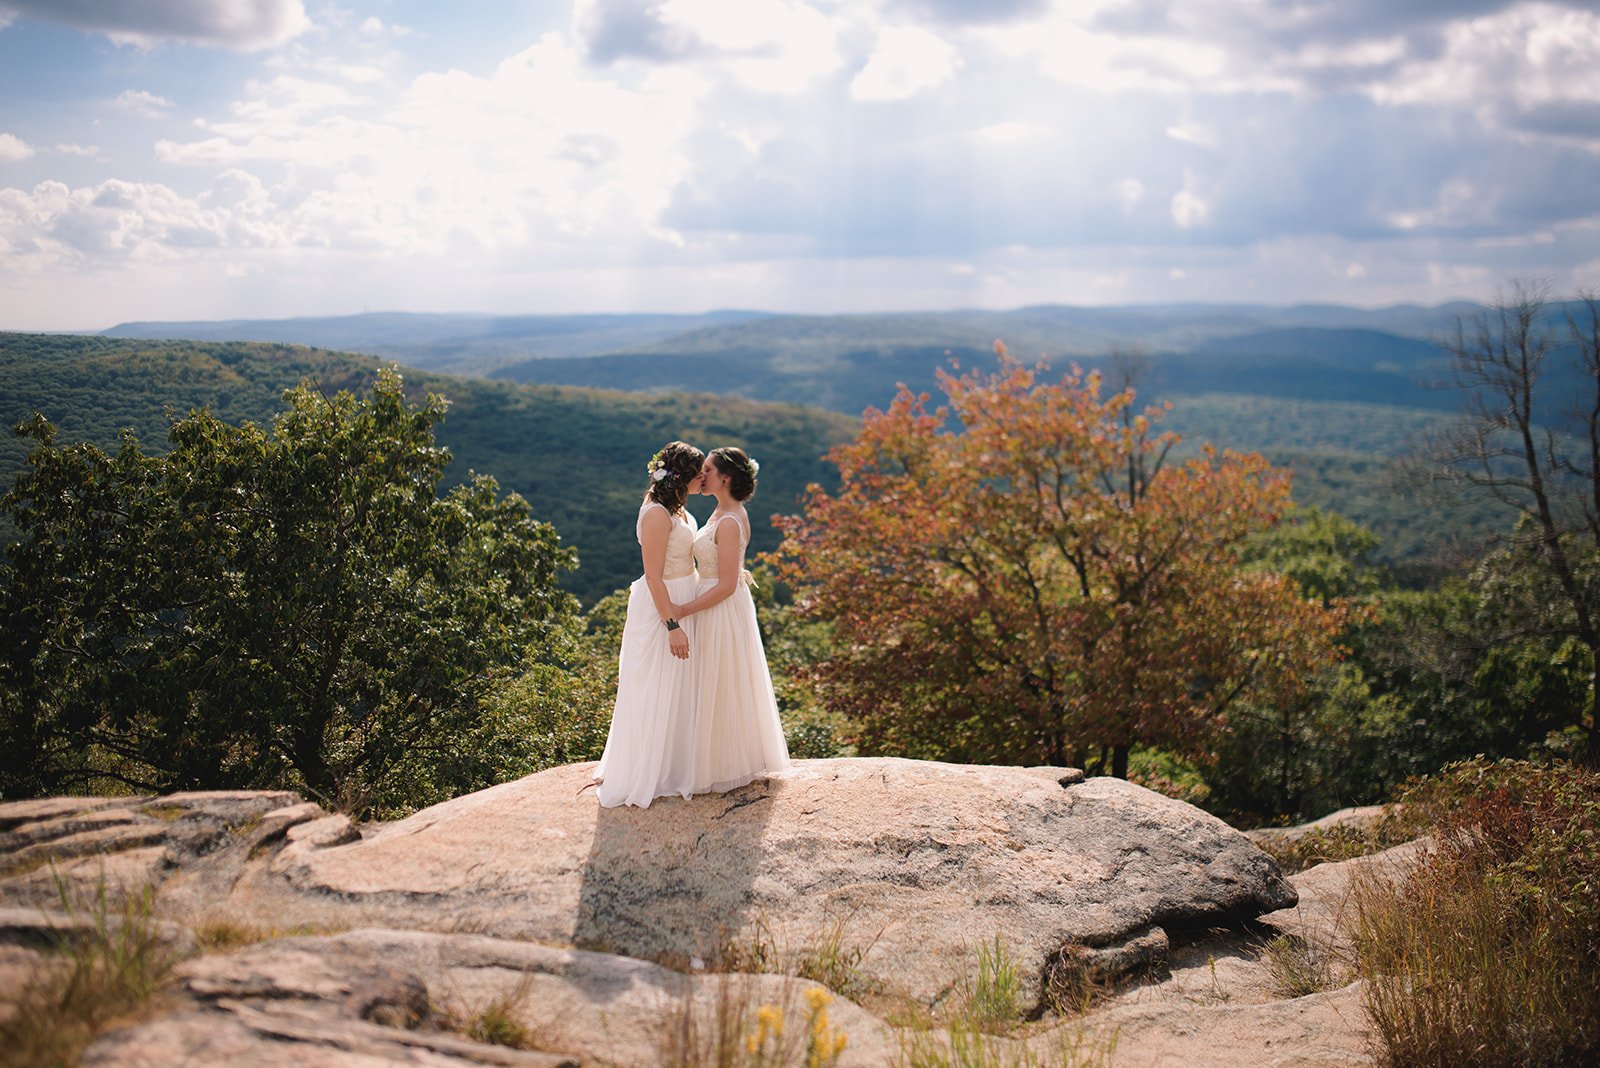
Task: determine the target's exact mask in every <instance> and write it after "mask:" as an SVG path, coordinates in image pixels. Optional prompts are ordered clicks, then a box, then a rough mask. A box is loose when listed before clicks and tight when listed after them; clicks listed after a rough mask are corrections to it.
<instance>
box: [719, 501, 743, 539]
mask: <svg viewBox="0 0 1600 1068" xmlns="http://www.w3.org/2000/svg"><path fill="white" fill-rule="evenodd" d="M729 519H731V520H733V530H734V531H735V532H736V533H735V534H733V535H732V536H733V537H736V538H738V539H739V540H740V541H741V542H747V541H749V540H750V516H749V515H748V514H747V513H746V512H745V510H744V506H743V505H740V506H739V508H738V509H737V510H735V511H730V512H723V513H722V514H721V515H720V516H718V517H717V533H716V538H717V540H718V541H719V542H720V541H721V540H722V532H723V531H725V530H727V529H729V527H728V523H727V520H729Z"/></svg>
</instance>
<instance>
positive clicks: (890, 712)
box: [777, 343, 1346, 775]
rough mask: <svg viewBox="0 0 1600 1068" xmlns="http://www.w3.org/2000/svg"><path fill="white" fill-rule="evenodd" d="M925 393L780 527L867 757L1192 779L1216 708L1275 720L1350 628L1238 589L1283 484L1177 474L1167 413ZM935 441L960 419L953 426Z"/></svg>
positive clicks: (1230, 463)
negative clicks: (1164, 421) (1147, 755)
mask: <svg viewBox="0 0 1600 1068" xmlns="http://www.w3.org/2000/svg"><path fill="white" fill-rule="evenodd" d="M996 351H997V353H998V354H999V357H1000V367H999V370H998V371H997V372H995V373H993V374H984V373H980V372H977V371H971V372H968V373H966V374H961V375H959V376H958V375H953V374H948V373H944V372H941V373H940V376H939V386H940V388H941V389H942V390H943V392H944V393H945V394H946V395H947V397H948V404H947V406H943V407H939V408H937V409H935V410H931V411H930V410H929V408H928V400H929V398H928V395H927V394H922V395H920V396H919V395H914V394H912V393H911V392H909V391H908V390H906V389H904V388H902V389H901V391H900V393H899V395H898V396H896V397H895V399H894V402H893V403H892V404H890V406H889V409H888V410H887V411H881V412H880V411H878V410H876V409H869V410H868V411H867V412H866V413H865V415H864V417H863V427H862V431H861V434H860V436H859V437H858V438H857V439H856V440H855V441H854V442H853V443H849V444H846V445H841V446H839V447H837V448H835V449H834V450H833V451H832V452H831V453H830V454H829V459H830V460H831V461H832V462H833V463H835V464H836V465H837V466H838V468H839V472H840V481H841V485H840V489H839V491H838V493H836V494H829V493H825V492H823V491H822V489H821V488H820V487H817V486H812V487H810V488H809V489H808V492H807V496H806V498H805V501H804V511H803V514H801V515H796V516H788V517H785V518H783V519H781V520H780V521H779V525H780V527H781V528H782V530H783V531H784V534H785V542H784V544H783V547H782V548H781V549H780V551H779V554H778V556H777V562H778V568H779V574H780V577H781V578H782V579H783V580H785V581H787V582H788V583H790V584H791V585H792V586H793V587H794V588H795V590H796V596H797V604H798V606H799V609H800V611H801V613H802V614H803V615H805V616H808V617H810V618H813V619H818V620H824V621H828V622H830V623H831V624H832V642H831V652H830V655H829V656H828V658H827V659H826V660H825V661H824V662H823V663H822V664H821V665H820V666H819V668H818V682H819V684H820V686H821V687H822V692H823V693H824V695H825V697H826V699H827V700H828V701H829V702H830V703H831V704H833V705H834V706H835V707H836V708H838V709H839V710H840V711H842V712H843V713H844V714H845V715H847V716H848V717H849V718H850V719H851V720H852V721H853V723H854V724H855V725H856V730H857V737H856V741H857V744H858V746H859V748H860V750H861V751H862V752H863V753H880V754H883V753H892V754H899V755H905V756H916V757H924V758H932V759H946V760H961V761H974V762H1001V763H1021V764H1028V763H1051V764H1057V765H1061V764H1067V763H1069V762H1072V763H1076V764H1078V765H1079V766H1082V765H1083V764H1084V762H1085V761H1086V759H1087V758H1088V757H1089V755H1090V753H1091V751H1099V752H1100V754H1101V759H1102V763H1104V762H1105V757H1106V756H1107V755H1109V757H1110V764H1111V768H1112V771H1113V773H1115V774H1118V775H1123V774H1125V773H1126V770H1127V757H1128V752H1129V750H1130V748H1131V747H1132V746H1134V745H1158V746H1163V747H1167V748H1170V749H1174V750H1177V751H1179V752H1183V753H1186V754H1190V755H1192V756H1198V757H1204V755H1205V754H1206V752H1207V751H1208V749H1209V744H1210V742H1211V741H1212V740H1213V739H1214V737H1215V735H1216V732H1218V731H1220V730H1223V729H1225V728H1226V723H1227V713H1228V710H1229V707H1230V706H1231V705H1233V704H1234V703H1235V702H1236V701H1239V700H1240V699H1242V698H1244V697H1247V696H1248V697H1249V698H1251V699H1252V700H1253V701H1255V702H1256V703H1258V704H1259V703H1261V702H1264V701H1273V700H1287V699H1290V698H1292V697H1293V696H1294V694H1295V693H1296V692H1297V691H1298V690H1299V689H1300V688H1301V687H1302V686H1303V684H1304V682H1305V681H1306V680H1307V679H1308V678H1309V677H1310V676H1311V675H1312V674H1314V673H1315V672H1316V671H1317V670H1318V669H1320V668H1321V667H1323V666H1325V665H1327V664H1329V663H1331V662H1332V661H1334V660H1335V659H1337V657H1338V654H1339V649H1338V647H1337V643H1336V635H1337V634H1338V632H1339V630H1340V627H1341V625H1342V623H1343V621H1344V618H1345V614H1346V610H1345V608H1344V607H1343V606H1340V605H1326V604H1323V603H1321V602H1320V601H1314V600H1308V599H1307V598H1305V597H1303V596H1301V595H1300V594H1299V593H1298V592H1297V590H1296V589H1295V587H1294V586H1293V584H1292V583H1290V582H1289V581H1288V580H1286V579H1284V578H1282V577H1281V576H1277V575H1273V574H1269V573H1262V572H1260V571H1246V570H1244V569H1242V568H1241V566H1240V562H1239V554H1240V549H1241V547H1242V545H1243V543H1244V542H1245V540H1246V539H1247V538H1248V537H1249V536H1250V535H1251V534H1254V533H1256V532H1257V531H1260V530H1262V529H1264V528H1266V527H1268V526H1270V525H1271V524H1273V523H1274V522H1276V521H1277V520H1278V518H1279V517H1280V516H1281V515H1283V513H1284V511H1285V509H1286V508H1287V507H1288V504H1289V478H1288V475H1287V473H1286V472H1283V471H1278V470H1274V469H1273V468H1271V467H1269V466H1268V464H1267V463H1266V461H1265V460H1264V459H1262V457H1260V456H1259V455H1256V454H1248V455H1240V454H1235V453H1231V452H1225V453H1217V452H1216V451H1214V450H1212V449H1210V448H1207V449H1205V450H1204V451H1203V452H1202V453H1201V454H1200V455H1199V456H1197V457H1195V458H1193V459H1190V460H1188V461H1187V462H1183V463H1178V462H1176V461H1174V460H1172V459H1171V451H1172V449H1173V447H1174V445H1176V443H1177V440H1178V439H1177V437H1176V436H1175V435H1173V434H1170V433H1167V434H1160V433H1156V432H1155V431H1154V429H1153V425H1154V423H1155V422H1156V421H1157V420H1158V419H1159V418H1160V416H1161V415H1163V414H1164V410H1163V409H1147V410H1146V411H1145V412H1144V413H1143V414H1136V413H1135V412H1134V409H1133V401H1134V395H1133V391H1132V390H1131V389H1128V390H1123V391H1121V392H1118V393H1116V394H1115V395H1112V396H1109V397H1102V396H1101V386H1100V380H1099V377H1098V375H1094V374H1090V375H1087V376H1085V375H1083V374H1082V373H1081V372H1079V371H1078V370H1077V369H1076V368H1075V369H1074V370H1073V372H1072V373H1070V374H1068V375H1066V376H1065V377H1062V378H1061V379H1059V380H1057V381H1042V380H1041V376H1042V374H1043V371H1042V369H1039V370H1032V369H1029V368H1027V367H1024V366H1023V365H1021V364H1020V363H1018V362H1017V361H1016V360H1014V359H1012V358H1011V357H1010V355H1009V354H1008V353H1007V352H1006V351H1005V348H1004V346H1002V345H1000V344H999V343H996ZM952 419H953V421H954V425H953V427H952V426H951V422H952Z"/></svg>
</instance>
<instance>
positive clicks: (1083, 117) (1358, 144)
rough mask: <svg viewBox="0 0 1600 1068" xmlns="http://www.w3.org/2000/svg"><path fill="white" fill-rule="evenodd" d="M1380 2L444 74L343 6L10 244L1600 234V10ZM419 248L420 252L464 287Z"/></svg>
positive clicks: (778, 291)
mask: <svg viewBox="0 0 1600 1068" xmlns="http://www.w3.org/2000/svg"><path fill="white" fill-rule="evenodd" d="M5 3H6V0H0V8H3V7H4V5H5ZM180 6H182V5H180ZM1349 6H1351V7H1354V8H1358V9H1360V10H1361V11H1365V12H1366V13H1367V15H1366V16H1365V18H1364V19H1358V18H1355V17H1353V16H1350V15H1348V13H1347V12H1345V11H1344V8H1343V7H1341V6H1340V5H1339V4H1336V3H1334V2H1333V0H1297V2H1296V3H1295V4H1292V5H1286V4H1282V3H1280V2H1278V0H1230V2H1229V3H1223V2H1222V0H1185V2H1184V3H1181V4H1180V3H1167V2H1163V0H1139V2H1133V3H1128V2H1117V0H1102V2H1097V3H1087V2H1086V3H1066V2H1064V0H1062V2H1056V3H1045V2H1033V0H1016V2H1010V3H991V4H979V3H977V2H976V0H972V2H961V0H863V2H862V3H860V4H841V3H836V2H828V3H824V2H822V0H812V2H810V3H805V2H801V0H578V3H576V5H575V6H574V9H573V16H572V19H573V20H572V22H571V24H570V25H568V26H563V27H560V28H558V29H555V30H552V31H550V32H547V33H545V34H543V35H541V36H540V37H539V38H538V39H537V40H535V41H534V42H533V43H531V44H529V45H527V46H526V47H520V48H508V49H507V51H508V52H509V53H510V54H509V55H507V56H506V58H505V59H504V60H503V61H501V62H500V63H498V64H493V63H478V64H476V65H474V64H470V63H467V64H462V67H463V68H464V69H445V68H444V67H443V66H442V65H440V64H430V63H429V61H428V59H427V56H426V54H425V52H424V51H423V50H422V48H421V45H422V43H423V42H422V41H421V39H420V38H419V42H418V50H417V51H416V52H415V53H413V54H412V58H415V59H416V60H417V65H418V67H420V69H423V70H425V71H427V72H426V73H423V74H421V75H419V76H413V77H409V78H407V77H402V76H400V75H399V74H398V73H397V72H398V71H399V70H401V69H402V66H401V65H400V64H399V63H397V62H395V60H394V57H395V56H398V55H399V54H400V53H399V52H398V51H397V50H393V51H390V50H392V49H393V38H394V31H395V29H396V28H395V27H393V26H391V25H390V24H388V23H387V22H384V21H382V20H379V19H378V18H377V17H376V16H370V17H369V16H368V15H367V13H366V12H365V11H363V12H360V13H353V12H347V13H345V14H344V15H343V16H340V18H342V20H343V21H342V22H340V21H338V19H336V18H335V13H333V12H332V11H331V10H330V12H329V14H328V15H327V16H326V18H323V17H322V16H320V15H319V22H323V23H325V26H326V28H327V34H326V35H325V36H324V35H321V34H318V35H309V36H308V37H307V38H306V39H305V40H304V41H303V42H301V43H298V44H297V45H296V47H294V48H292V49H286V50H283V51H282V52H280V53H278V54H276V55H274V56H272V57H270V61H269V62H265V63H261V64H258V65H257V66H256V67H255V68H254V69H253V70H251V71H246V72H244V74H243V81H242V88H240V89H239V90H238V91H237V92H236V93H235V97H234V98H233V99H231V100H226V99H224V100H222V101H220V102H219V103H218V104H217V105H216V106H215V107H214V108H209V109H207V110H204V111H201V112H199V113H196V114H191V113H189V108H190V104H189V100H190V97H189V96H188V94H186V95H185V98H184V103H183V104H182V105H174V104H172V103H170V102H168V101H165V100H163V99H161V98H159V97H156V96H155V95H154V94H151V93H148V92H143V91H139V90H129V92H128V93H126V94H124V98H125V99H122V100H121V102H122V104H123V105H124V106H126V107H128V108H130V109H132V110H134V111H137V112H139V113H142V114H156V115H164V116H167V117H169V118H171V119H173V120H179V119H181V120H183V123H182V125H179V124H178V122H177V121H174V122H172V123H170V124H168V126H167V128H165V129H164V130H163V133H164V134H165V135H166V136H165V138H164V139H163V140H161V141H159V142H157V144H156V161H157V163H158V164H159V165H161V166H165V167H168V168H174V169H178V170H177V172H176V173H177V176H176V177H166V176H164V175H162V174H161V172H156V177H164V178H165V184H161V185H157V184H149V183H138V182H125V183H123V184H122V185H119V186H112V185H110V184H109V183H107V182H100V183H98V184H97V183H95V182H89V183H88V184H82V183H81V181H80V180H75V181H74V183H73V184H72V185H71V186H68V185H66V184H60V183H58V185H59V188H58V186H49V185H41V186H36V187H34V188H33V189H31V190H18V189H12V190H6V191H4V192H3V194H0V201H4V203H5V204H6V205H9V207H3V208H0V248H3V249H4V250H5V255H3V256H0V261H3V262H0V272H3V271H9V270H20V269H21V267H19V266H17V264H18V263H21V262H24V261H25V262H27V263H32V264H41V263H46V262H50V263H57V264H71V263H101V262H109V261H128V262H133V261H137V262H138V263H140V264H143V265H149V264H155V263H162V264H182V263H203V264H205V265H206V268H205V271H204V272H203V273H204V274H205V277H206V278H207V279H209V280H213V281H214V280H215V279H218V278H222V277H226V276H227V272H230V271H231V272H232V273H233V274H235V275H240V276H246V275H248V276H249V277H250V279H251V284H260V283H261V280H262V279H264V278H268V277H276V276H278V275H283V276H288V275H293V276H294V277H296V278H307V279H309V278H313V277H318V275H317V273H316V272H318V271H322V272H325V273H324V275H322V277H325V278H326V279H327V280H328V284H329V286H330V287H331V288H330V293H331V292H347V291H349V287H350V286H351V285H353V283H348V282H346V281H345V280H344V275H345V274H347V275H350V276H359V277H362V278H367V277H369V276H371V275H372V273H373V272H375V271H380V270H382V269H383V268H382V265H384V264H390V265H393V264H405V265H407V267H408V269H412V270H414V272H415V273H416V274H417V275H418V276H419V277H421V278H427V279H431V280H432V281H431V283H430V284H431V285H432V286H434V287H436V291H437V292H439V293H441V294H442V293H444V292H446V291H447V290H446V289H442V288H437V287H439V286H443V285H445V284H446V283H443V282H440V279H441V278H443V277H445V276H448V277H449V278H450V279H451V280H452V281H450V282H449V283H448V285H451V286H456V287H457V288H456V289H452V290H448V291H449V292H456V291H459V292H460V293H461V294H462V296H461V299H462V300H463V301H466V302H468V303H471V304H474V305H475V306H485V303H484V302H485V301H487V300H488V299H489V297H488V296H487V295H488V294H491V293H502V292H503V293H506V294H508V295H507V296H506V298H505V299H506V300H508V301H511V302H513V303H515V302H516V301H517V300H519V299H521V298H520V297H519V296H518V294H526V293H530V292H548V293H557V292H559V293H561V294H563V295H564V297H563V299H566V298H567V297H570V298H571V299H572V300H574V301H575V302H576V303H574V304H573V306H574V307H577V306H584V307H591V308H596V310H598V308H597V306H596V305H595V304H593V303H588V304H585V303H583V302H584V301H591V302H593V301H598V302H600V303H599V305H598V307H604V306H606V300H605V299H604V297H603V294H604V293H605V292H612V291H616V292H622V293H624V294H626V295H627V297H626V299H620V300H615V301H612V302H611V306H613V307H617V306H631V302H632V295H633V294H635V293H637V292H640V291H643V289H645V288H648V289H649V291H650V292H653V293H654V292H659V293H661V294H663V295H662V296H661V297H659V298H657V299H660V300H669V299H674V298H669V297H668V296H666V295H665V294H668V293H673V294H677V295H678V296H679V297H681V299H683V300H687V301H690V302H691V303H693V302H698V301H703V300H707V299H714V300H715V302H716V303H720V304H725V305H728V304H747V305H754V306H764V307H794V306H797V305H799V306H803V305H804V304H805V302H806V301H808V300H809V301H813V303H812V305H811V306H812V307H828V306H834V307H842V306H847V305H848V306H856V307H862V306H866V307H871V306H877V307H880V308H881V307H885V306H895V305H899V306H924V305H926V304H928V303H940V302H944V303H959V302H963V301H965V302H968V303H1000V304H1006V303H1011V304H1015V303H1027V302H1035V301H1040V300H1052V299H1055V300H1059V299H1063V296H1064V295H1065V294H1072V296H1071V298H1070V299H1079V300H1118V299H1160V296H1159V295H1160V294H1161V293H1164V292H1167V291H1168V289H1167V288H1166V287H1171V286H1180V287H1181V289H1182V292H1183V294H1184V296H1185V297H1186V298H1189V299H1234V298H1244V297H1248V296H1250V295H1252V294H1254V295H1256V296H1257V297H1259V298H1260V299H1300V298H1302V297H1304V298H1322V299H1347V300H1362V301H1369V302H1370V301H1376V300H1382V299H1389V298H1388V297H1387V296H1386V294H1390V293H1393V294H1396V295H1397V296H1396V298H1395V299H1399V297H1398V295H1399V294H1406V295H1412V296H1415V295H1418V294H1423V293H1425V292H1426V291H1427V287H1428V286H1431V285H1434V284H1436V283H1437V284H1439V285H1453V284H1456V283H1455V282H1454V281H1452V280H1466V279H1470V278H1471V277H1473V272H1474V271H1475V270H1480V269H1489V270H1490V271H1491V272H1499V271H1503V270H1514V269H1519V268H1521V267H1523V266H1527V267H1531V268H1532V269H1536V270H1547V271H1549V272H1550V273H1553V274H1555V273H1558V272H1557V270H1556V268H1555V265H1558V264H1573V265H1577V264H1582V263H1591V264H1592V263H1595V262H1600V210H1597V209H1595V207H1594V198H1593V190H1594V189H1595V188H1597V187H1600V151H1597V150H1596V149H1597V148H1600V85H1596V84H1595V80H1596V79H1597V78H1600V73H1596V72H1600V15H1596V13H1595V12H1594V11H1592V10H1591V9H1590V7H1585V6H1584V5H1561V4H1550V3H1530V2H1526V0H1521V2H1513V0H1504V2H1490V0H1466V2H1465V3H1463V4H1456V3H1451V4H1445V3H1442V2H1439V0H1420V2H1419V3H1417V4H1415V5H1401V4H1393V3H1392V2H1390V3H1386V4H1383V5H1378V4H1376V0H1349ZM1380 7H1381V8H1382V10H1379V8H1380ZM1401 8H1404V9H1405V10H1403V11H1402V10H1398V9H1401ZM319 10H320V9H319ZM1241 12H1242V14H1241ZM364 20H365V21H364ZM430 66H431V67H432V68H433V69H431V70H429V69H428V68H429V67H430ZM235 84H241V83H235ZM122 125H123V126H124V127H127V126H135V124H122ZM135 128H136V129H138V128H139V127H136V126H135ZM57 136H61V137H68V136H81V137H82V138H83V139H84V140H91V139H92V140H97V141H102V143H105V142H104V141H103V138H102V135H101V134H99V133H95V134H93V135H90V136H85V135H79V134H75V133H69V132H67V131H63V132H62V133H60V134H58V135H57ZM105 136H112V135H111V134H109V133H108V134H106V135H105ZM0 144H3V142H0ZM111 144H112V148H111V155H112V157H113V158H116V157H117V155H118V154H119V153H120V148H121V147H122V146H120V145H119V144H117V143H116V142H112V143H111ZM67 151H68V150H67V148H66V147H65V146H58V147H57V149H56V152H57V153H58V154H62V155H64V154H66V153H67ZM84 151H85V152H86V153H87V152H89V151H92V150H84ZM39 152H40V155H47V153H48V150H46V149H44V148H43V147H42V146H41V148H40V150H39ZM3 156H4V149H3V147H0V158H3ZM46 162H49V160H48V159H47V160H46ZM40 166H41V164H40V163H37V162H34V163H30V164H29V174H28V181H29V182H33V181H35V180H36V178H37V175H36V174H35V173H33V171H34V169H36V168H38V167H40ZM75 169H76V170H81V169H82V168H81V166H79V167H76V168H75ZM7 173H10V174H18V173H21V171H20V170H9V171H8V172H7ZM142 177H145V178H150V177H152V176H151V175H149V174H145V175H142ZM196 189H203V190H204V191H203V192H200V193H195V192H194V191H195V190H196ZM175 190H182V191H183V193H182V194H181V195H180V194H179V193H178V192H175ZM1539 235H1544V236H1543V237H1542V238H1541V237H1540V236H1539ZM18 249H22V250H24V252H18V251H17V250H18ZM19 256H22V257H23V259H22V260H19V259H18V257H19ZM291 258H292V260H293V261H294V263H295V264H296V269H295V271H292V272H279V271H276V270H274V265H275V264H278V263H281V262H287V261H288V260H290V259H291ZM224 264H225V265H226V267H225V269H224ZM335 265H340V266H341V267H342V269H343V274H341V273H340V270H339V269H336V267H335ZM351 265H358V266H351ZM952 265H957V266H952ZM958 268H959V269H958ZM1572 269H1573V270H1574V271H1576V270H1577V267H1576V266H1574V267H1573V268H1572ZM404 273H405V272H401V271H398V270H396V271H393V272H391V273H390V274H388V275H385V276H384V278H385V280H386V281H385V284H386V285H389V284H392V285H395V286H399V287H401V289H397V290H396V293H397V294H400V293H401V292H402V291H403V292H417V293H419V294H420V297H419V299H421V300H422V301H423V302H424V303H428V302H429V301H430V300H432V299H433V298H432V297H431V296H430V294H431V293H432V292H434V291H435V290H430V289H427V288H422V289H415V290H411V289H404V287H405V286H407V285H410V284H411V283H408V282H407V281H406V279H405V278H404V277H402V276H403V274H404ZM502 275H503V276H504V277H506V278H513V277H514V278H516V279H518V286H519V287H520V288H517V289H514V290H513V289H503V288H501V287H503V286H506V285H508V284H509V283H506V282H504V281H502V280H500V279H501V276H502ZM890 276H893V277H892V278H891V277H890ZM630 278H633V279H636V280H637V279H640V278H646V279H649V281H645V282H640V281H635V282H631V283H630V282H629V281H628V279H630ZM819 279H824V280H821V281H819ZM825 279H833V281H831V282H829V281H826V280H825ZM534 280H538V281H537V285H536V284H535V282H534ZM657 280H660V281H659V283H658V281H657ZM1587 281H1589V282H1590V283H1592V282H1593V281H1594V280H1593V279H1592V278H1591V279H1588V280H1587ZM421 284H422V283H417V285H421ZM1258 284H1260V285H1262V286H1263V287H1264V288H1262V289H1259V290H1255V289H1250V288H1249V287H1250V286H1255V285H1258ZM1461 284H1463V285H1465V284H1467V283H1466V282H1465V281H1461ZM586 285H587V286H591V287H597V288H594V289H593V292H594V293H599V294H601V295H599V296H595V295H590V294H589V292H588V291H586V290H585V289H584V286H586ZM630 285H632V286H637V287H640V288H638V289H630V288H628V287H629V286H630ZM474 286H476V287H479V292H481V293H482V294H483V296H481V297H480V296H475V295H474V290H473V289H472V287H474ZM673 286H677V287H679V288H676V289H673V288H672V287H673ZM953 286H954V287H959V288H958V289H953V288H952V287H953ZM541 287H543V288H541ZM607 287H613V288H607ZM614 287H620V288H614ZM786 287H787V288H786ZM1229 287H1232V288H1231V289H1230V288H1229ZM1295 287H1299V289H1298V290H1297V289H1296V288H1295ZM1407 287H1412V288H1409V289H1408V288H1407ZM0 289H3V287H0ZM304 292H306V293H311V294H312V295H313V296H315V297H317V299H323V298H322V296H321V294H319V293H317V292H316V291H315V289H314V287H313V288H307V289H305V290H304ZM708 294H713V295H714V297H712V296H708ZM397 299H398V298H397ZM852 302H854V303H852ZM861 302H865V303H864V304H862V303H861ZM289 310H290V311H294V310H296V309H289Z"/></svg>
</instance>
